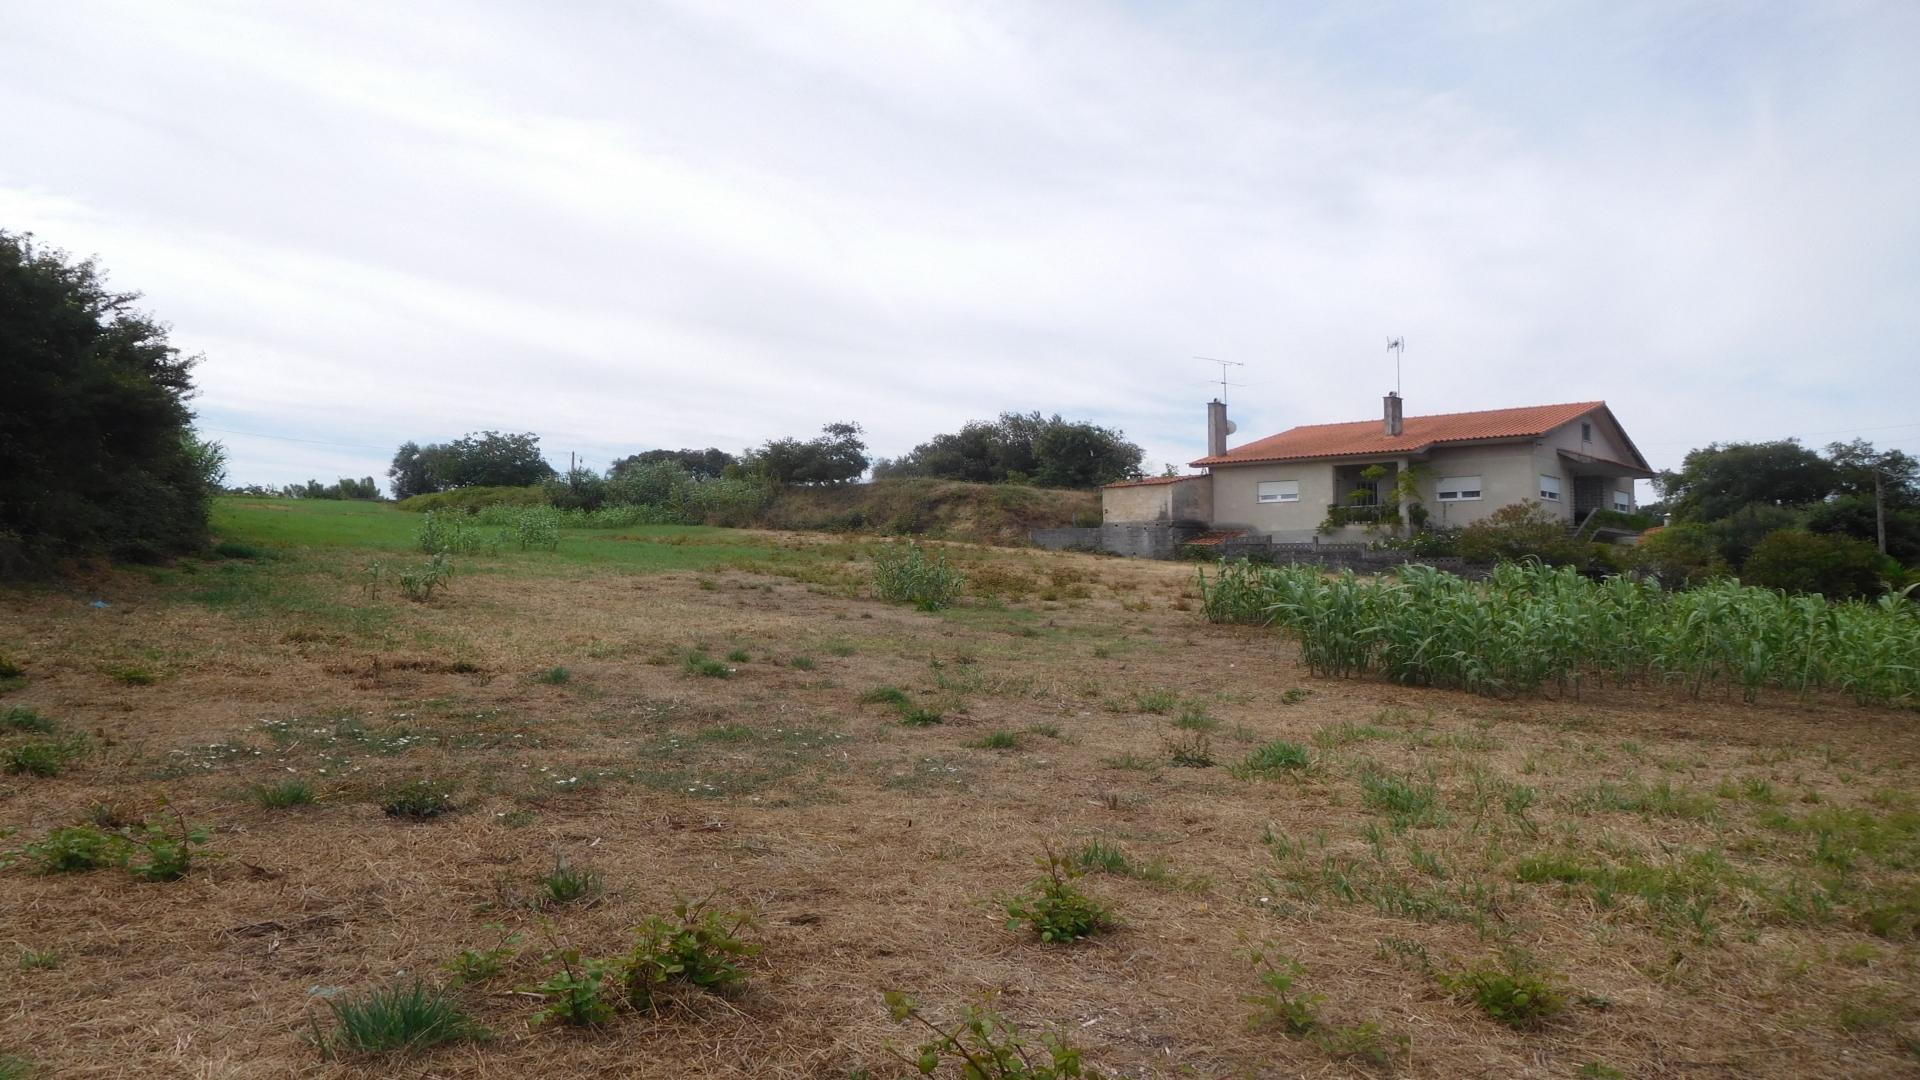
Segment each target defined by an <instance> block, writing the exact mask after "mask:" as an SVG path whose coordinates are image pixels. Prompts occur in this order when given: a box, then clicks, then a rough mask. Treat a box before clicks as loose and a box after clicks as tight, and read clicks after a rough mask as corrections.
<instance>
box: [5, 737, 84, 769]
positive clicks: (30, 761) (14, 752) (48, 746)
mask: <svg viewBox="0 0 1920 1080" xmlns="http://www.w3.org/2000/svg"><path fill="white" fill-rule="evenodd" d="M86 752H87V739H86V736H84V735H74V736H72V737H71V738H65V739H34V740H31V741H29V742H23V743H15V744H14V745H12V746H9V747H7V748H6V749H5V750H4V751H0V769H5V771H7V772H9V773H12V774H14V775H16V776H18V775H26V776H39V777H49V776H59V775H60V774H61V773H63V772H66V771H67V767H68V766H70V765H72V764H73V763H74V762H75V761H77V760H79V758H80V757H81V756H82V755H83V754H85V753H86Z"/></svg>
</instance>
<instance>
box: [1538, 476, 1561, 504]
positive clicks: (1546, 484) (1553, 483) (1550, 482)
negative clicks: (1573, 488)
mask: <svg viewBox="0 0 1920 1080" xmlns="http://www.w3.org/2000/svg"><path fill="white" fill-rule="evenodd" d="M1540 498H1541V499H1543V500H1545V501H1546V502H1559V501H1560V478H1559V477H1557V476H1548V475H1547V474H1546V473H1541V474H1540Z"/></svg>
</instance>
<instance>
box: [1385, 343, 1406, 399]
mask: <svg viewBox="0 0 1920 1080" xmlns="http://www.w3.org/2000/svg"><path fill="white" fill-rule="evenodd" d="M1387 351H1388V352H1390V353H1392V354H1393V394H1394V396H1395V397H1399V396H1400V358H1401V357H1403V356H1405V355H1406V352H1407V339H1406V338H1403V337H1390V338H1388V339H1387Z"/></svg>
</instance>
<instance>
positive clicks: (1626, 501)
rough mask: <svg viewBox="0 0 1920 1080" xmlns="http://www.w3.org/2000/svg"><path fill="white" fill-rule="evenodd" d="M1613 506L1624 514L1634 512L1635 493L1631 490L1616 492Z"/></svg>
mask: <svg viewBox="0 0 1920 1080" xmlns="http://www.w3.org/2000/svg"><path fill="white" fill-rule="evenodd" d="M1613 508H1614V509H1615V510H1618V511H1620V512H1621V513H1623V514H1631V513H1633V493H1632V492H1630V491H1616V492H1614V493H1613Z"/></svg>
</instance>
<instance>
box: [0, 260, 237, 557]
mask: <svg viewBox="0 0 1920 1080" xmlns="http://www.w3.org/2000/svg"><path fill="white" fill-rule="evenodd" d="M138 299H139V296H138V294H136V293H121V292H113V291H111V290H109V289H108V288H107V285H106V281H105V280H104V278H103V276H102V274H101V272H100V270H99V268H98V267H97V266H95V264H94V263H93V261H92V260H85V261H81V262H73V261H71V260H70V259H69V257H68V256H67V255H66V253H64V252H60V251H54V250H51V249H46V248H41V247H38V246H36V245H35V244H34V243H33V239H32V237H31V236H30V235H25V234H13V233H7V232H4V231H0V388H4V389H0V397H3V398H4V401H5V406H4V408H0V463H4V464H0V573H7V572H14V573H23V572H27V571H29V570H32V569H35V568H39V567H44V566H46V565H47V564H49V563H51V562H53V561H55V560H59V559H68V558H85V557H90V556H96V555H107V556H110V557H112V558H116V559H127V560H134V561H151V560H156V559H160V558H164V557H165V556H167V555H170V554H174V553H179V552H185V551H190V550H193V549H195V548H198V547H201V546H203V545H204V544H205V543H206V540H207V508H208V501H207V500H208V497H209V496H210V495H211V494H212V492H213V491H214V490H215V487H214V484H216V483H217V482H218V479H219V478H220V476H221V475H222V474H223V472H224V461H225V454H224V452H223V451H221V450H220V448H219V447H218V445H217V444H212V443H206V442H202V441H200V440H198V439H197V438H195V437H194V435H193V432H192V430H191V427H190V423H191V421H192V417H193V414H192V412H191V411H190V410H189V409H188V408H187V399H188V398H189V397H190V396H192V393H193V381H192V378H191V372H192V368H193V365H194V363H195V361H196V359H197V358H194V357H182V356H181V355H180V353H179V350H178V349H175V348H174V347H173V346H172V345H171V344H170V343H169V342H168V340H167V331H166V327H164V326H163V325H161V324H160V323H158V322H155V321H154V320H153V319H152V318H151V317H150V316H148V315H146V314H145V313H143V312H141V311H139V310H138V309H137V308H135V306H134V304H135V302H136V301H137V300H138Z"/></svg>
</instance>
